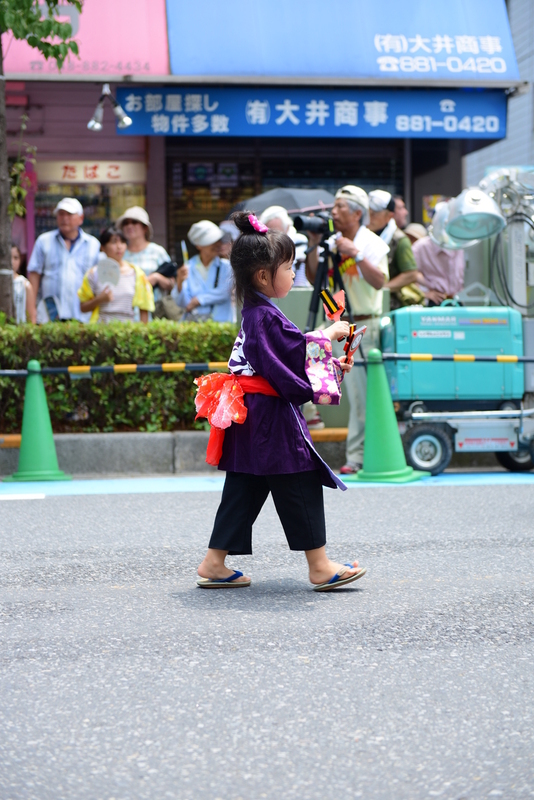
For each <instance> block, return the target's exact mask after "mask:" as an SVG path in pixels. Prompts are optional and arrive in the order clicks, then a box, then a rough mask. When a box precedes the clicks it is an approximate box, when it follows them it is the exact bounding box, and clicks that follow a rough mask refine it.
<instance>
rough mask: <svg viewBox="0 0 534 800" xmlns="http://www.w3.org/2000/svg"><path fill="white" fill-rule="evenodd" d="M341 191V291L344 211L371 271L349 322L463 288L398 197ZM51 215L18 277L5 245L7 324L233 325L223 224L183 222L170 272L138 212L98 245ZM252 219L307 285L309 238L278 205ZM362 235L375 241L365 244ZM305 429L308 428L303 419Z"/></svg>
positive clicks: (230, 228)
mask: <svg viewBox="0 0 534 800" xmlns="http://www.w3.org/2000/svg"><path fill="white" fill-rule="evenodd" d="M349 188H350V189H351V191H350V192H348V191H346V190H347V187H345V189H341V190H340V192H341V193H343V192H344V193H345V197H346V200H347V203H348V205H346V206H343V204H341V205H340V203H339V202H337V201H336V205H334V219H335V225H336V229H337V231H338V233H337V235H336V239H337V241H336V242H334V243H333V246H334V250H335V249H337V250H338V252H339V254H340V256H341V257H342V259H343V264H344V266H343V270H342V271H346V270H349V272H348V276H349V280H350V284H351V287H352V283H353V281H352V280H351V275H352V273H351V272H350V267H354V265H352V264H348V265H347V263H346V262H347V260H350V259H351V258H354V257H353V256H351V254H350V252H349V251H350V250H351V248H350V247H349V248H348V250H347V244H348V243H347V242H345V241H343V240H344V239H346V235H345V234H344V233H343V226H344V225H345V224H346V221H345V217H346V214H347V213H348V214H350V213H355V212H356V211H360V212H361V217H360V227H361V228H362V231H361V232H360V233H359V240H362V241H363V239H365V241H366V242H367V245H368V246H370V247H372V249H373V254H374V261H376V264H374V263H373V258H371V260H368V261H367V268H366V266H365V265H364V267H363V270H362V268H361V265H360V264H358V263H357V264H356V268H357V274H358V278H360V279H361V285H360V286H359V289H358V291H357V294H358V298H357V299H356V298H354V299H355V301H356V302H355V308H358V309H359V310H360V311H361V313H360V314H357V317H361V318H362V319H363V318H365V319H368V318H371V319H373V318H376V317H378V316H379V315H380V314H381V313H382V305H381V303H382V295H381V294H376V292H380V293H381V292H382V290H383V289H389V292H390V308H391V309H395V308H399V307H401V306H404V305H411V304H414V303H424V304H427V305H439V304H440V303H441V302H442V301H443V300H444V299H446V298H448V297H453V296H454V295H455V294H457V293H458V292H459V291H460V290H461V289H462V288H463V276H464V270H465V261H464V255H463V250H445V249H444V248H441V247H439V246H438V245H436V244H435V243H434V241H433V240H432V239H431V238H430V237H429V236H428V233H427V230H426V228H425V227H424V226H423V225H420V224H417V223H410V224H407V223H408V211H407V209H406V206H405V204H404V201H403V199H402V198H401V197H398V196H393V195H392V194H390V193H389V192H386V191H384V190H382V189H376V190H374V191H372V192H369V194H367V193H366V192H365V191H364V190H363V189H360V188H359V187H349ZM339 194H340V193H339V192H338V195H339ZM337 200H339V197H338V198H337ZM54 214H55V216H56V221H57V228H56V229H55V230H52V231H48V232H46V233H43V234H41V235H40V236H39V237H38V239H37V241H36V242H35V246H34V248H33V251H32V254H31V257H30V260H29V263H28V266H27V277H25V276H24V275H22V274H21V273H20V268H21V261H22V257H21V252H20V250H19V248H18V247H17V245H15V244H14V245H13V246H12V248H11V264H12V268H13V278H14V283H13V294H14V306H15V317H16V321H17V323H22V322H30V323H44V322H48V321H56V320H71V319H74V320H79V321H81V322H89V321H90V322H95V321H97V320H98V321H100V322H109V321H111V320H121V321H141V322H148V321H149V320H150V319H152V318H153V317H154V316H156V317H158V316H159V317H161V316H163V317H168V318H170V319H173V320H186V321H187V320H194V321H198V322H202V321H205V320H207V319H213V320H214V321H216V322H232V321H235V319H236V304H235V297H234V290H233V285H232V284H233V282H232V271H231V267H230V261H229V258H230V252H231V249H232V244H233V242H234V241H235V239H236V237H237V234H238V231H237V229H236V227H235V225H234V224H233V223H232V221H231V220H225V221H224V222H222V223H221V224H220V225H217V224H215V223H214V222H211V221H210V220H200V221H199V222H196V223H195V224H194V225H192V226H191V228H190V230H189V232H188V239H189V242H190V244H192V245H193V246H194V247H195V248H196V250H197V254H196V255H194V256H193V257H192V258H190V259H189V260H188V261H187V262H186V263H184V264H183V265H182V266H180V267H178V266H177V265H176V264H175V263H173V262H172V261H171V258H170V256H169V254H168V253H167V251H166V250H165V248H164V247H162V246H161V245H159V244H157V243H156V242H154V241H153V227H152V224H151V222H150V219H149V216H148V213H147V212H146V210H145V209H144V208H141V207H140V206H133V207H132V208H128V209H127V210H126V211H125V212H124V214H122V215H121V216H120V217H119V218H118V219H117V220H116V222H115V223H114V224H113V225H112V226H111V227H108V228H106V229H104V230H103V231H102V232H101V235H100V237H99V239H96V238H95V237H94V236H91V235H89V234H87V233H85V231H84V230H83V227H82V226H83V218H84V210H83V208H82V205H81V204H80V202H79V201H78V200H76V199H75V198H73V197H65V198H63V199H62V200H61V201H60V202H59V203H58V205H57V206H56V208H55V211H54ZM260 221H261V222H262V224H265V225H266V226H267V227H268V228H269V229H270V230H276V231H280V232H282V233H286V234H288V235H289V237H290V238H291V239H292V241H293V243H294V244H295V251H296V258H295V264H294V270H295V280H294V288H298V287H309V286H310V285H311V284H312V283H313V279H314V274H315V273H314V267H313V264H314V263H315V261H314V258H315V257H314V256H313V255H311V254H309V252H308V251H309V247H310V245H311V246H314V244H317V242H316V241H315V238H316V237H314V235H313V234H307V235H304V234H303V233H297V231H296V230H295V228H294V226H293V220H292V219H291V217H290V216H289V214H288V212H287V211H286V209H285V208H283V207H282V206H271V207H269V208H267V209H266V210H265V211H264V212H263V213H262V214H261V216H260ZM353 229H354V233H353V234H352V239H353V242H352V244H353V245H354V248H356V249H361V246H360V247H359V246H358V244H357V243H355V237H356V235H357V230H356V228H355V227H354V223H352V224H349V225H348V229H347V231H348V234H350V233H352V230H353ZM370 233H373V234H374V236H375V237H376V238H377V239H379V240H380V242H376V241H375V239H374V238H373V237H370V236H369V234H370ZM340 234H341V236H340ZM362 237H363V238H362ZM372 243H374V244H372ZM360 245H361V242H360ZM104 258H111V259H113V260H114V261H116V262H117V263H118V264H119V265H120V277H119V279H118V283H116V284H113V285H112V284H110V283H109V281H108V282H106V281H103V280H102V277H101V276H100V277H99V267H98V265H99V262H100V261H101V260H102V259H104ZM310 264H311V265H312V266H311V267H310V266H309V265H310ZM369 267H373V270H378V271H379V272H380V273H381V275H377V274H376V273H374V272H373V270H370V269H369ZM353 271H354V270H353ZM354 286H356V284H354ZM352 291H353V292H354V291H355V290H354V288H353V289H352ZM364 298H365V300H364ZM369 327H371V328H372V327H373V326H372V325H371V326H368V335H367V340H368V341H370V340H371V339H372V338H376V336H375V337H373V334H372V333H371V331H370V330H369ZM314 419H315V422H316V424H317V425H320V424H321V421H320V418H319V417H318V416H317V415H316V414H315V415H314ZM309 422H312V423H313V419H310V420H309Z"/></svg>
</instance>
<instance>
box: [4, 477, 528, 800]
mask: <svg viewBox="0 0 534 800" xmlns="http://www.w3.org/2000/svg"><path fill="white" fill-rule="evenodd" d="M206 478H207V476H206ZM91 483H92V482H91ZM481 483H482V485H474V484H469V485H446V484H445V483H437V484H434V485H427V486H425V487H420V486H411V487H409V486H407V487H384V488H374V487H366V488H358V490H354V491H352V490H351V491H348V492H345V493H344V494H341V493H340V492H332V491H327V492H326V505H327V515H328V516H327V519H328V523H329V525H328V527H329V540H330V552H331V554H332V556H333V557H335V558H338V559H340V560H343V561H345V560H346V559H347V558H349V557H359V558H360V560H361V562H362V563H364V564H365V565H366V566H368V568H369V573H368V575H367V576H365V577H364V578H363V579H362V580H361V581H358V582H357V583H356V584H354V586H353V587H350V586H349V587H347V588H346V589H344V590H339V591H338V592H336V593H335V594H329V595H328V594H325V595H322V594H314V593H313V592H311V591H310V588H309V585H308V583H307V581H306V572H305V568H304V559H303V556H301V555H299V554H298V553H290V552H289V551H288V550H287V546H286V544H285V540H284V537H283V533H282V531H281V529H280V526H279V523H278V521H277V519H276V515H275V512H274V508H273V506H272V504H271V502H270V501H268V504H267V505H266V507H265V509H264V511H263V512H262V515H261V517H260V519H259V521H258V523H257V526H256V529H255V554H254V556H252V557H246V558H234V559H232V564H233V565H234V566H236V567H239V568H241V569H243V570H244V571H246V572H247V573H248V574H251V575H252V577H253V585H252V587H251V588H250V589H243V590H236V591H224V592H212V591H202V590H200V589H197V588H196V587H195V584H194V581H195V568H196V565H197V563H198V561H199V559H200V558H201V556H202V553H203V550H204V548H205V545H206V542H207V538H208V536H209V531H210V526H211V522H212V519H213V515H214V512H215V510H216V507H217V503H218V498H219V494H218V490H213V491H209V492H205V491H190V492H187V491H185V492H183V491H182V492H177V493H174V492H170V491H168V492H166V493H151V494H150V495H149V496H145V495H144V494H136V493H131V494H96V495H94V494H92V495H85V496H47V497H45V499H42V500H29V499H17V500H15V501H4V502H2V503H0V547H1V551H2V559H1V566H0V631H1V633H0V635H1V637H2V638H1V646H0V667H1V669H0V697H1V700H0V797H1V798H2V800H8V799H11V798H12V799H13V800H26V799H28V800H30V798H31V799H32V800H34V799H35V800H49V799H50V800H63V798H68V799H69V800H71V798H72V800H74V798H75V799H76V800H97V799H98V800H100V798H102V800H113V798H114V800H130V799H131V798H150V800H152V798H154V800H159V799H160V798H177V799H179V800H189V799H190V798H191V799H192V798H195V799H196V798H200V799H201V800H204V798H206V799H209V800H216V798H222V800H238V798H243V800H245V798H247V800H248V799H249V798H253V799H254V800H255V799H256V798H269V800H270V798H310V800H316V798H317V800H318V799H319V798H321V799H322V798H327V799H330V798H337V797H338V796H345V797H362V798H369V800H375V798H376V799H377V800H382V798H387V799H388V800H389V798H391V800H399V799H402V800H404V798H406V800H411V798H416V799H418V798H426V797H441V798H455V800H460V798H463V799H464V800H472V799H473V800H475V798H495V797H502V798H504V799H506V800H507V799H508V798H523V797H525V798H526V797H533V796H534V746H533V745H534V743H533V739H534V725H533V722H534V720H533V716H534V714H533V710H532V702H531V699H532V693H533V689H534V673H533V668H532V661H533V634H534V613H533V610H534V585H533V584H534V579H533V576H532V546H533V541H534V536H533V529H534V526H533V523H532V520H533V519H534V495H533V492H532V486H530V485H529V484H523V483H515V484H514V483H507V484H503V485H498V484H495V483H494V484H493V485H484V483H483V481H481ZM43 486H44V485H43ZM13 490H14V485H13V484H11V486H10V487H9V491H10V492H12V491H13ZM30 496H31V495H30Z"/></svg>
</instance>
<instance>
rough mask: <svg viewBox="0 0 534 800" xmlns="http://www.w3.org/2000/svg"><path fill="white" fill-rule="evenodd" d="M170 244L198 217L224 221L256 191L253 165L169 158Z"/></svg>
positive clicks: (177, 241)
mask: <svg viewBox="0 0 534 800" xmlns="http://www.w3.org/2000/svg"><path fill="white" fill-rule="evenodd" d="M167 188H168V198H169V205H168V208H169V223H168V224H169V247H170V252H171V253H172V252H174V253H175V254H176V253H177V252H179V250H180V241H181V240H182V239H185V238H186V234H187V231H188V230H189V228H190V227H191V225H192V224H193V223H194V222H198V220H199V219H210V220H212V222H216V223H219V222H222V220H223V219H225V218H226V217H227V216H228V214H229V213H230V212H231V211H232V209H233V208H234V206H236V205H237V203H239V202H241V201H242V200H246V199H247V198H249V197H253V196H254V194H255V184H254V164H253V163H252V162H248V163H238V162H229V161H227V162H223V161H220V162H214V161H193V162H189V163H184V162H182V161H179V160H175V159H170V161H169V170H168V180H167Z"/></svg>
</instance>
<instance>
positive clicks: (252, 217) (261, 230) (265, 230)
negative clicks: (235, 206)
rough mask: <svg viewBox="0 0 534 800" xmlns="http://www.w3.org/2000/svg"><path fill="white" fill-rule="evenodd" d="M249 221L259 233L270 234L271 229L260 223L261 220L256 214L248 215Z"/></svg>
mask: <svg viewBox="0 0 534 800" xmlns="http://www.w3.org/2000/svg"><path fill="white" fill-rule="evenodd" d="M248 221H249V222H250V224H251V225H252V227H253V228H254V230H255V231H258V233H268V232H269V228H268V227H267V225H264V224H263V222H260V221H259V219H258V218H257V217H256V216H255V215H254V214H249V215H248Z"/></svg>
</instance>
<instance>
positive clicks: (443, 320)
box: [421, 314, 458, 325]
mask: <svg viewBox="0 0 534 800" xmlns="http://www.w3.org/2000/svg"><path fill="white" fill-rule="evenodd" d="M457 324H458V322H457V320H456V317H453V316H452V314H451V315H449V314H447V315H446V316H445V314H442V315H441V316H439V317H438V316H435V317H434V316H432V317H430V316H428V317H421V325H457Z"/></svg>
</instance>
